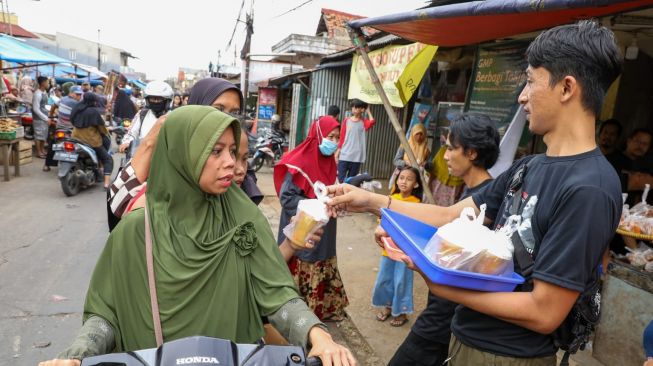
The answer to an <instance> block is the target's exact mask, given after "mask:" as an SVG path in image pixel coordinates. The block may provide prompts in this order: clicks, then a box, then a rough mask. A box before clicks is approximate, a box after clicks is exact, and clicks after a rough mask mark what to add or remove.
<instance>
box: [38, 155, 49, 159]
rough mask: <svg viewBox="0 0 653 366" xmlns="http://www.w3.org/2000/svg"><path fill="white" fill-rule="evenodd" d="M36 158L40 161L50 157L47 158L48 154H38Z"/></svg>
mask: <svg viewBox="0 0 653 366" xmlns="http://www.w3.org/2000/svg"><path fill="white" fill-rule="evenodd" d="M36 157H37V158H39V159H45V158H47V157H48V156H47V155H46V154H43V155H41V154H38V155H36Z"/></svg>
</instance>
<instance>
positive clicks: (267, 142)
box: [250, 130, 288, 172]
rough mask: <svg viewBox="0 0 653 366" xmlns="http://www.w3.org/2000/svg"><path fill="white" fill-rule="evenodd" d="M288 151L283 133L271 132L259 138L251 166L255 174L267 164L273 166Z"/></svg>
mask: <svg viewBox="0 0 653 366" xmlns="http://www.w3.org/2000/svg"><path fill="white" fill-rule="evenodd" d="M286 151H288V142H287V140H286V136H284V135H283V133H281V132H274V131H272V130H270V131H269V132H268V133H266V134H265V136H263V137H259V138H258V143H257V144H256V147H255V151H254V156H253V157H252V160H251V162H250V166H252V167H253V168H254V171H255V172H258V171H259V170H260V169H261V167H263V163H265V162H267V163H268V165H269V166H273V165H274V164H276V163H277V162H278V161H279V160H280V159H281V156H282V155H283V154H284V153H285V152H286Z"/></svg>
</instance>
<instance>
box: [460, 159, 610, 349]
mask: <svg viewBox="0 0 653 366" xmlns="http://www.w3.org/2000/svg"><path fill="white" fill-rule="evenodd" d="M531 158H532V157H527V158H524V159H522V160H521V161H519V162H517V163H515V164H513V166H512V167H511V168H510V169H509V170H508V171H507V172H505V173H504V174H502V175H501V176H499V177H498V178H497V179H496V180H494V181H492V183H490V184H488V185H487V186H486V187H485V188H484V189H482V190H480V191H479V192H477V193H475V194H474V195H472V198H473V199H474V202H475V204H476V205H477V206H480V205H481V204H483V203H486V204H487V211H486V214H487V216H488V217H489V218H491V219H495V226H500V225H502V224H503V223H504V221H505V218H506V216H507V214H506V212H505V208H506V204H504V202H510V201H512V198H507V199H504V198H506V193H507V192H508V188H509V187H508V185H509V183H510V181H511V179H512V177H513V176H514V173H515V171H516V169H517V168H519V167H520V166H521V165H523V164H525V163H526V162H527V161H528V160H530V159H531ZM535 159H537V160H535V161H534V162H533V163H532V164H531V165H530V166H529V168H528V171H527V172H526V176H525V178H524V183H523V186H522V188H523V193H522V199H523V201H524V202H526V201H527V200H528V198H530V197H532V196H537V197H538V203H537V206H536V208H535V214H534V216H533V218H532V227H533V234H534V237H535V242H536V255H535V266H534V268H533V275H532V277H533V278H534V279H538V280H541V281H544V282H547V283H551V284H554V285H556V286H560V287H564V288H567V289H570V290H574V291H579V292H583V291H584V290H585V289H586V287H587V286H588V285H589V284H591V283H592V282H593V281H594V280H595V279H596V277H597V276H598V265H599V263H600V260H601V257H602V256H603V253H604V252H605V249H606V248H607V246H608V243H609V242H610V239H611V238H612V236H613V235H614V232H615V229H616V228H617V225H618V223H619V218H620V216H621V208H622V204H621V187H620V184H619V179H618V177H617V174H616V173H615V170H614V169H613V168H612V167H611V166H610V164H609V163H608V161H607V160H606V159H605V158H604V157H603V155H602V154H601V152H600V150H599V149H595V150H593V151H590V152H587V153H583V154H580V155H574V156H566V157H548V156H544V155H538V156H536V157H535ZM515 270H516V271H517V272H520V271H519V266H518V265H517V264H515ZM451 330H452V332H453V334H454V335H455V336H456V338H458V339H459V340H460V341H461V342H462V343H464V344H466V345H468V346H471V347H474V348H477V349H480V350H482V351H485V352H489V353H493V354H497V355H503V356H510V357H529V358H530V357H544V356H551V355H554V354H555V353H556V348H555V346H554V345H553V339H552V337H551V336H550V335H543V334H539V333H536V332H533V331H531V330H528V329H526V328H522V327H520V326H517V325H514V324H512V323H508V322H504V321H502V320H499V319H497V318H493V317H491V316H488V315H485V314H481V313H479V312H476V311H474V310H471V309H469V308H466V307H464V306H459V307H458V308H457V309H456V315H455V316H454V318H453V322H452V325H451Z"/></svg>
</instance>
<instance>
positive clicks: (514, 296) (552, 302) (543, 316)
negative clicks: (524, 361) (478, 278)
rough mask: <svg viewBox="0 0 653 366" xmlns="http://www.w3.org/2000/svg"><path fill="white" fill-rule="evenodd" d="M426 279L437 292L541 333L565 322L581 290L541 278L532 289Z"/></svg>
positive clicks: (439, 294)
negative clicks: (491, 288)
mask: <svg viewBox="0 0 653 366" xmlns="http://www.w3.org/2000/svg"><path fill="white" fill-rule="evenodd" d="M424 279H425V280H426V282H427V284H428V286H429V290H431V293H433V294H435V295H437V296H440V297H443V298H445V299H447V300H450V301H453V302H456V303H458V304H461V305H463V306H466V307H468V308H470V309H473V310H476V311H478V312H480V313H483V314H487V315H489V316H492V317H495V318H497V319H501V320H503V321H506V322H509V323H512V324H515V325H518V326H520V327H523V328H526V329H530V330H532V331H534V332H537V333H541V334H550V333H552V332H553V331H554V330H555V329H556V328H558V327H559V326H560V324H562V322H563V321H564V320H565V318H566V317H567V314H569V311H571V308H572V307H573V306H574V303H575V302H576V299H577V298H578V296H579V294H580V293H579V292H578V291H573V290H569V289H566V288H564V287H560V286H556V285H553V284H550V283H547V282H544V281H540V280H534V281H533V284H534V288H533V291H532V292H480V291H472V290H465V289H460V288H455V287H449V286H443V285H438V284H434V283H432V282H430V281H429V280H428V279H427V278H426V277H424Z"/></svg>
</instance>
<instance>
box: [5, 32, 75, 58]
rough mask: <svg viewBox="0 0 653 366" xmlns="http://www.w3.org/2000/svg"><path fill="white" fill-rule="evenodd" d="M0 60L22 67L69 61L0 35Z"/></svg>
mask: <svg viewBox="0 0 653 366" xmlns="http://www.w3.org/2000/svg"><path fill="white" fill-rule="evenodd" d="M0 60H2V61H8V62H15V63H17V64H21V65H23V66H36V65H49V64H61V63H65V64H69V63H70V61H69V60H66V59H64V58H61V57H59V56H56V55H53V54H51V53H48V52H45V51H42V50H40V49H38V48H36V47H32V46H30V45H28V44H27V43H25V42H23V41H21V40H18V39H16V38H14V37H10V36H7V35H3V34H0Z"/></svg>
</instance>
